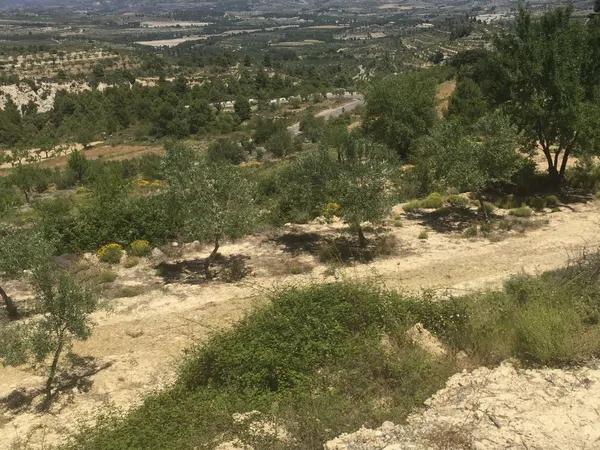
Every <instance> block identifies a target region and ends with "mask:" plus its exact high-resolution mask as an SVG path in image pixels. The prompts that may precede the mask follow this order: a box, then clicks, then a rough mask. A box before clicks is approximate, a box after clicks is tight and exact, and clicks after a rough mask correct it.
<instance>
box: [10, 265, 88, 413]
mask: <svg viewBox="0 0 600 450" xmlns="http://www.w3.org/2000/svg"><path fill="white" fill-rule="evenodd" d="M33 287H34V291H35V295H36V312H37V313H38V316H37V318H35V319H33V320H32V321H29V322H26V323H22V324H16V325H13V326H11V327H8V328H7V329H4V330H2V332H0V361H2V363H3V364H6V365H16V364H20V363H23V362H25V361H29V360H35V361H38V362H39V361H44V360H45V359H46V357H47V356H49V355H51V360H50V365H49V367H48V375H47V378H46V384H45V394H46V398H45V401H44V405H45V406H48V405H49V403H50V401H51V399H52V388H53V383H54V380H55V378H56V374H57V371H58V367H59V362H60V358H61V355H62V354H63V353H64V351H65V350H66V349H67V348H68V347H69V346H70V345H71V343H72V341H73V340H85V339H87V338H88V337H89V336H90V335H91V326H92V323H91V320H90V314H91V313H92V312H94V311H95V310H96V309H97V307H98V302H97V299H96V297H95V295H94V294H93V292H92V291H91V290H90V289H88V288H86V287H84V286H82V285H80V284H79V283H78V282H76V280H75V279H74V278H73V277H72V276H71V275H70V274H68V273H66V272H62V271H56V270H54V269H51V268H49V267H47V266H46V267H44V268H41V269H38V270H36V271H35V272H34V276H33Z"/></svg>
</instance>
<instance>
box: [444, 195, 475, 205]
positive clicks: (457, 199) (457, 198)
mask: <svg viewBox="0 0 600 450" xmlns="http://www.w3.org/2000/svg"><path fill="white" fill-rule="evenodd" d="M446 201H447V202H448V204H449V205H450V206H452V207H453V208H466V207H468V206H469V199H468V198H466V197H463V196H462V195H458V194H453V195H450V196H449V197H448V198H447V199H446Z"/></svg>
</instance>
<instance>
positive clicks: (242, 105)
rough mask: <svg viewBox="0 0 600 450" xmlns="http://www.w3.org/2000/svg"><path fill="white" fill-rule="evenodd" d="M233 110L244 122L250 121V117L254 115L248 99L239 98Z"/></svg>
mask: <svg viewBox="0 0 600 450" xmlns="http://www.w3.org/2000/svg"><path fill="white" fill-rule="evenodd" d="M233 110H234V112H235V114H236V115H237V116H238V118H239V119H240V121H242V122H244V121H245V120H248V119H250V116H251V115H252V108H251V107H250V102H249V101H248V99H247V98H246V97H241V96H240V97H237V98H236V99H235V104H234V105H233Z"/></svg>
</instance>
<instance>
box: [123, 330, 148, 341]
mask: <svg viewBox="0 0 600 450" xmlns="http://www.w3.org/2000/svg"><path fill="white" fill-rule="evenodd" d="M125 334H126V335H127V336H129V337H132V338H134V339H135V338H139V337H140V336H142V335H143V334H144V331H143V330H140V329H135V330H127V331H126V332H125Z"/></svg>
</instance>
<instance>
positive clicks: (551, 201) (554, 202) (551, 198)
mask: <svg viewBox="0 0 600 450" xmlns="http://www.w3.org/2000/svg"><path fill="white" fill-rule="evenodd" d="M545 200H546V206H548V207H549V208H557V207H558V206H559V205H560V199H559V198H558V197H557V196H556V195H547V196H546V197H545Z"/></svg>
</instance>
